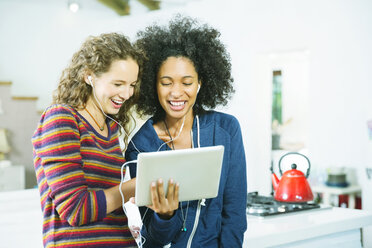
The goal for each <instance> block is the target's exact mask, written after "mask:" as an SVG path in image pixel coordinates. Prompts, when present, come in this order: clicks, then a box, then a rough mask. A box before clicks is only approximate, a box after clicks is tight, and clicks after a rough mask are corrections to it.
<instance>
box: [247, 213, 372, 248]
mask: <svg viewBox="0 0 372 248" xmlns="http://www.w3.org/2000/svg"><path fill="white" fill-rule="evenodd" d="M247 219H248V229H247V231H246V233H245V235H244V244H243V247H254V248H256V247H327V248H328V247H337V248H340V247H361V232H360V229H361V228H362V227H365V226H369V225H372V213H371V212H367V211H362V210H356V209H346V208H331V207H325V206H322V208H320V209H314V210H307V211H302V212H296V213H288V214H282V215H276V216H270V217H256V216H252V215H248V216H247ZM364 235H371V234H366V233H365V234H364Z"/></svg>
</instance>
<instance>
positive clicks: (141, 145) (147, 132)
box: [129, 118, 159, 151]
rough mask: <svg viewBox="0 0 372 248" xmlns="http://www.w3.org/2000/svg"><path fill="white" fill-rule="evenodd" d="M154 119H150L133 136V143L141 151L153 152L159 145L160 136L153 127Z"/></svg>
mask: <svg viewBox="0 0 372 248" xmlns="http://www.w3.org/2000/svg"><path fill="white" fill-rule="evenodd" d="M153 123H154V122H153V119H152V118H150V119H148V120H147V121H146V122H145V123H144V124H143V125H142V126H141V128H140V129H139V130H138V131H137V132H136V134H135V135H134V136H133V138H132V141H133V142H134V143H135V145H136V147H137V148H138V149H140V150H141V151H151V150H152V149H153V147H154V146H156V145H158V142H159V141H158V135H157V134H156V132H155V129H154V127H153ZM129 145H130V146H131V144H129Z"/></svg>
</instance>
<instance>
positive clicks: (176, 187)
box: [173, 183, 180, 205]
mask: <svg viewBox="0 0 372 248" xmlns="http://www.w3.org/2000/svg"><path fill="white" fill-rule="evenodd" d="M179 192H180V184H179V183H176V186H175V187H174V197H173V199H174V200H175V201H176V202H177V205H178V203H179Z"/></svg>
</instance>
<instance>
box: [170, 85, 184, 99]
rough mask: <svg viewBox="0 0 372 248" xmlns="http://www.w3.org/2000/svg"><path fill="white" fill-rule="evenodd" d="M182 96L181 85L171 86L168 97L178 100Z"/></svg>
mask: <svg viewBox="0 0 372 248" xmlns="http://www.w3.org/2000/svg"><path fill="white" fill-rule="evenodd" d="M182 94H183V87H182V85H181V84H173V86H172V88H171V91H170V95H171V97H174V98H178V97H180V96H182Z"/></svg>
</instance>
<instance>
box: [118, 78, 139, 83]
mask: <svg viewBox="0 0 372 248" xmlns="http://www.w3.org/2000/svg"><path fill="white" fill-rule="evenodd" d="M113 81H114V82H121V83H127V81H125V80H121V79H116V80H113ZM137 82H138V79H137V80H135V81H133V82H131V83H130V84H133V83H137Z"/></svg>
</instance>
